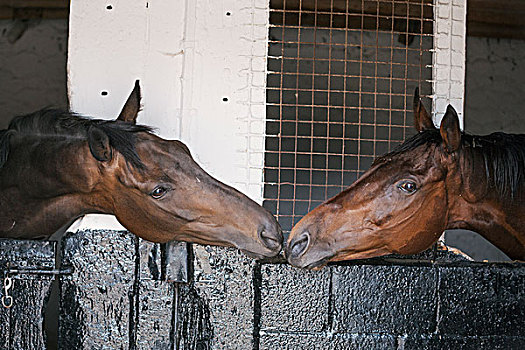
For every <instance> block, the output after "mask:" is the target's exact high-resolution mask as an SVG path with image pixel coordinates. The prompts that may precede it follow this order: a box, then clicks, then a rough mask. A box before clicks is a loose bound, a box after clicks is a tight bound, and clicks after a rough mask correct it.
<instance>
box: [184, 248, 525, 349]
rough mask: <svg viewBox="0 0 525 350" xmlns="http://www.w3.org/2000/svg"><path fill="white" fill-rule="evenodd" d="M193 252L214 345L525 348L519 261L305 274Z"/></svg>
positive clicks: (443, 259) (447, 256) (409, 261)
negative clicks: (206, 301) (207, 308)
mask: <svg viewBox="0 0 525 350" xmlns="http://www.w3.org/2000/svg"><path fill="white" fill-rule="evenodd" d="M195 249H196V254H195V261H194V268H195V276H196V277H195V286H196V290H197V292H198V294H199V295H200V296H201V297H203V299H204V300H207V299H209V310H210V323H211V327H212V328H213V329H214V338H213V339H212V341H211V344H210V347H211V348H213V349H268V350H270V349H271V350H274V349H367V350H368V349H418V350H420V349H523V348H525V334H524V333H523V329H525V265H524V264H515V263H514V264H512V263H499V264H497V263H494V264H487V263H474V262H471V261H467V260H463V259H462V258H458V257H457V256H455V255H453V254H452V253H447V252H440V253H438V255H437V257H436V256H433V253H431V252H427V253H424V254H422V255H419V256H416V257H394V258H380V259H372V260H366V261H355V262H347V263H346V264H340V265H331V266H328V267H325V268H324V269H322V270H319V271H307V270H301V269H296V268H293V267H291V266H289V265H287V264H284V263H271V262H267V263H264V262H263V263H262V264H261V263H255V262H252V261H250V259H248V258H246V257H244V256H243V255H242V254H241V253H239V252H237V251H235V250H230V249H223V248H211V247H207V248H203V247H195ZM199 251H206V253H204V254H202V253H199ZM209 261H211V262H212V263H209ZM204 269H206V271H204ZM232 274H234V276H235V277H234V278H233V279H232V277H233V275H232ZM250 307H253V309H252V310H249V308H250ZM232 330H234V331H232Z"/></svg>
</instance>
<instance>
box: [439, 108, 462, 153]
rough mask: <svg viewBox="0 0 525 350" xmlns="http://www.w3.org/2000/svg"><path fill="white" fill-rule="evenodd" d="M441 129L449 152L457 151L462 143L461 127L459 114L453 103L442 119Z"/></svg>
mask: <svg viewBox="0 0 525 350" xmlns="http://www.w3.org/2000/svg"><path fill="white" fill-rule="evenodd" d="M439 131H440V133H441V138H442V139H443V144H444V146H445V148H446V150H447V151H448V153H452V152H455V151H457V150H458V148H459V146H460V144H461V129H460V128H459V118H458V114H457V113H456V110H455V109H454V107H452V106H451V105H448V107H447V112H446V113H445V116H444V117H443V120H441V127H440V128H439Z"/></svg>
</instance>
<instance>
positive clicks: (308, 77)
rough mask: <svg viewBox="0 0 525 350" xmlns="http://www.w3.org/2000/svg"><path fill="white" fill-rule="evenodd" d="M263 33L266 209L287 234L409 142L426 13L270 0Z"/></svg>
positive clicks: (427, 8)
mask: <svg viewBox="0 0 525 350" xmlns="http://www.w3.org/2000/svg"><path fill="white" fill-rule="evenodd" d="M269 31H270V32H269V47H268V76H267V124H266V135H267V136H266V153H265V179H264V198H265V201H264V206H265V207H266V208H267V209H269V210H270V211H272V212H273V213H274V214H275V215H276V216H277V218H278V220H279V222H280V223H281V225H282V226H283V229H284V230H285V231H288V230H290V229H291V227H292V225H293V224H295V223H297V221H299V220H300V218H301V217H302V216H304V214H306V213H307V212H308V211H310V210H312V209H313V208H315V207H316V206H317V205H319V204H321V203H322V202H324V201H325V200H326V199H328V198H330V197H332V196H334V195H335V194H337V193H339V192H340V191H342V190H343V189H344V188H346V187H348V186H349V185H350V184H351V183H352V182H354V181H355V180H356V179H357V178H358V177H359V176H360V175H361V174H362V173H363V172H364V171H365V170H367V169H368V168H369V167H370V165H371V164H372V161H373V160H374V158H375V157H376V156H378V155H381V154H383V153H385V152H387V151H389V150H391V149H392V148H393V147H395V146H396V145H398V144H399V143H401V142H402V141H403V140H404V139H405V138H406V137H407V136H408V135H409V134H411V133H413V130H412V114H411V107H412V96H413V92H414V89H415V87H416V86H419V88H420V91H421V93H422V94H423V95H430V94H431V89H432V84H431V82H430V80H431V78H432V68H431V64H432V46H433V3H432V1H431V0H409V1H392V0H391V1H381V0H380V1H364V0H358V1H352V0H349V1H339V0H331V1H330V0H329V1H316V0H271V1H270V29H269ZM426 104H427V106H429V105H430V103H429V102H428V101H426Z"/></svg>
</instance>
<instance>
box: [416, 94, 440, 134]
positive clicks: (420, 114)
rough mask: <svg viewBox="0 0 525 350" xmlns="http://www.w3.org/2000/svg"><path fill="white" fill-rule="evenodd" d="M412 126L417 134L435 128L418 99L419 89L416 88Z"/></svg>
mask: <svg viewBox="0 0 525 350" xmlns="http://www.w3.org/2000/svg"><path fill="white" fill-rule="evenodd" d="M414 125H415V127H416V130H417V131H418V132H421V131H424V130H432V129H435V128H436V127H435V126H434V122H433V121H432V118H431V117H430V115H429V114H428V112H427V110H426V109H425V106H423V103H422V102H421V99H420V98H419V88H416V91H414Z"/></svg>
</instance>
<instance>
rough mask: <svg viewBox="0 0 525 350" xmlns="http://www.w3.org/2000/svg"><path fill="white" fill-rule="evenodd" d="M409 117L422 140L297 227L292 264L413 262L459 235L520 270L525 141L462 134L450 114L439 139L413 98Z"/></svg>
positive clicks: (387, 158) (524, 244)
mask: <svg viewBox="0 0 525 350" xmlns="http://www.w3.org/2000/svg"><path fill="white" fill-rule="evenodd" d="M414 113H415V126H416V128H417V130H418V131H419V133H418V134H416V135H415V136H413V137H412V138H410V139H408V140H407V141H405V142H404V143H403V144H402V145H400V146H399V147H398V148H397V149H395V150H394V151H392V152H391V153H389V154H386V155H384V156H382V157H380V158H378V159H377V160H376V161H375V162H374V164H373V165H372V167H371V168H370V169H369V170H368V171H367V172H365V173H364V174H363V176H362V177H361V178H360V179H359V180H358V181H356V182H355V183H354V184H352V185H351V186H350V187H349V188H348V189H346V190H345V191H343V192H341V193H340V194H338V195H337V196H335V197H334V198H332V199H330V200H328V201H327V202H325V203H323V204H322V205H320V206H319V207H317V208H316V209H314V210H313V211H311V212H310V213H308V214H307V215H306V216H305V217H304V218H303V219H302V220H301V221H299V222H298V223H297V225H295V227H294V228H293V229H292V232H291V234H290V237H289V239H288V242H287V247H286V251H285V252H286V255H287V257H288V261H289V262H290V263H291V264H293V265H295V266H299V267H309V268H315V267H321V266H323V265H324V264H326V263H327V262H329V261H340V260H348V259H362V258H370V257H376V256H381V255H385V254H390V253H398V254H415V253H418V252H421V251H423V250H425V249H427V248H429V247H430V246H431V245H432V244H433V243H435V242H436V240H437V239H438V238H439V236H440V235H441V234H442V232H443V231H444V230H445V229H455V228H463V229H469V230H473V231H476V232H478V233H479V234H481V235H482V236H483V237H485V238H486V239H487V240H489V241H490V242H492V243H493V244H494V245H496V246H497V247H498V248H500V249H501V250H502V251H503V252H504V253H505V254H507V255H508V256H509V257H510V258H511V259H517V260H525V193H524V192H525V191H524V190H525V135H511V134H503V133H494V134H491V135H487V136H470V135H466V134H463V133H462V132H461V131H460V128H459V120H458V116H457V114H456V111H455V110H454V108H452V106H450V105H449V106H448V108H447V111H446V114H445V116H444V117H443V121H442V122H441V127H440V129H439V130H438V129H436V128H435V127H434V124H433V122H432V119H431V118H430V116H429V115H428V113H427V112H426V110H425V108H424V106H423V105H422V103H421V100H420V99H419V95H418V92H417V90H416V96H415V99H414Z"/></svg>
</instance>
